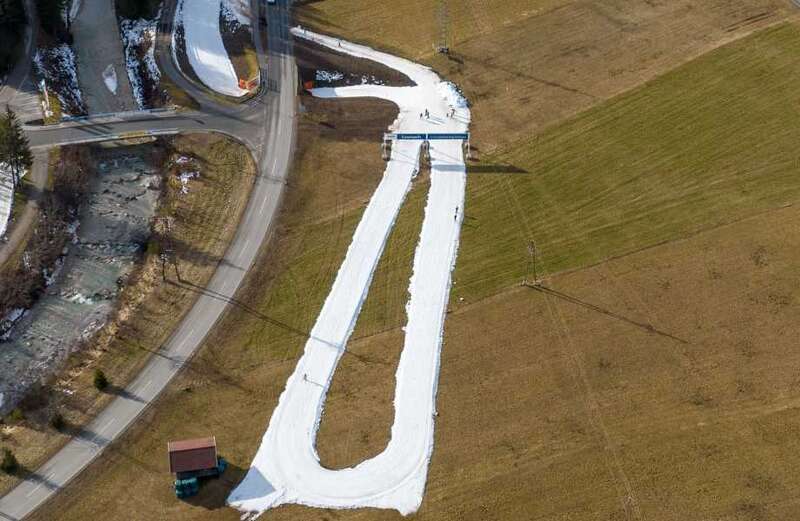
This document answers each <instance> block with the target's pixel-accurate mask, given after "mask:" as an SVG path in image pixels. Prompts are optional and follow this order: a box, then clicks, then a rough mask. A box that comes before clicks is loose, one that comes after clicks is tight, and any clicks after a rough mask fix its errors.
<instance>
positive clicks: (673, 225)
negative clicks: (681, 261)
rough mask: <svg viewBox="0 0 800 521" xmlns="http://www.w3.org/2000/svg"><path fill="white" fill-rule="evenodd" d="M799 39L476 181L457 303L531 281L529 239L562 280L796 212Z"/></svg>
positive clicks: (683, 73) (633, 105)
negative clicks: (691, 237)
mask: <svg viewBox="0 0 800 521" xmlns="http://www.w3.org/2000/svg"><path fill="white" fill-rule="evenodd" d="M798 52H800V28H798V26H797V25H793V24H790V25H782V26H779V27H776V28H773V29H768V30H766V31H764V32H762V33H760V34H758V35H757V36H756V37H752V38H747V39H745V40H742V41H740V42H738V43H735V44H732V45H730V46H728V47H724V48H722V49H719V50H717V51H714V52H712V53H710V54H708V55H706V56H704V57H702V58H701V59H698V60H696V61H694V62H692V63H690V64H688V65H686V66H684V67H682V68H680V69H679V70H676V71H675V72H673V73H670V74H667V75H666V76H664V77H661V78H659V79H657V80H655V81H653V82H651V83H650V84H648V85H646V86H644V87H642V88H639V89H637V90H635V91H633V92H631V93H629V94H625V95H623V96H621V97H619V98H616V99H614V100H612V101H610V102H608V103H605V104H603V105H601V106H598V107H597V108H595V109H592V110H590V111H588V112H586V113H584V114H582V115H580V116H579V117H577V118H574V119H572V120H571V121H568V122H566V123H564V124H563V125H559V126H557V127H555V128H552V129H550V130H548V131H546V132H545V133H544V134H542V135H541V136H539V137H537V138H535V139H533V140H531V141H528V142H522V143H518V144H515V145H512V146H510V147H509V149H508V151H506V152H504V153H501V154H497V155H496V156H493V157H490V158H485V162H487V163H501V164H503V163H505V164H511V165H514V166H516V167H518V168H520V169H523V170H525V171H526V172H527V173H525V174H509V175H500V174H486V175H474V174H473V175H472V176H471V178H470V182H469V184H468V187H469V188H468V190H469V194H468V198H467V204H466V212H467V216H468V220H467V226H465V228H464V231H463V242H462V244H463V249H462V252H461V255H460V257H459V262H458V269H457V271H456V281H458V283H459V286H458V287H457V289H456V294H457V295H465V296H468V297H471V298H475V297H480V296H484V295H486V294H487V293H491V292H493V291H496V290H497V289H499V288H502V287H504V286H507V285H508V284H510V283H513V282H515V281H518V280H521V279H522V277H523V275H524V270H525V266H526V262H525V261H526V257H527V252H526V247H527V241H529V240H534V241H536V243H537V246H538V248H539V250H540V252H541V259H542V261H543V264H544V269H545V270H546V271H547V272H551V273H552V272H556V271H561V270H564V269H568V268H576V267H580V266H585V265H587V264H591V263H595V262H598V261H600V260H602V259H604V258H607V257H610V256H614V255H620V254H623V253H626V252H630V251H632V250H636V249H639V248H644V247H647V246H651V245H654V244H657V243H659V242H662V241H666V240H671V239H675V238H677V237H681V236H685V235H687V234H689V233H692V232H693V231H696V230H699V229H702V228H706V227H709V226H714V225H717V224H720V223H723V222H729V221H731V220H735V219H738V218H741V217H743V216H745V215H750V214H753V213H755V212H759V211H761V210H764V209H766V208H770V207H774V206H778V205H782V204H784V203H788V202H793V201H796V200H797V198H798V195H800V183H798V182H797V178H796V167H797V162H798V158H799V157H800V153H798V149H797V147H796V146H795V145H794V141H795V136H796V135H797V132H798V129H800V103H798V101H797V99H796V96H795V94H794V92H795V86H796V84H797V82H798V81H799V80H800V69H798V67H797V63H796V60H795V59H794V56H796V55H797V53H798Z"/></svg>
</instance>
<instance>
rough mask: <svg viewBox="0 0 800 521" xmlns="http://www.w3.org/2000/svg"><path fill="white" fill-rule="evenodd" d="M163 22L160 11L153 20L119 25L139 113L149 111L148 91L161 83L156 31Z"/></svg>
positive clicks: (123, 22) (126, 22) (124, 19)
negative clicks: (157, 62) (156, 54)
mask: <svg viewBox="0 0 800 521" xmlns="http://www.w3.org/2000/svg"><path fill="white" fill-rule="evenodd" d="M160 19H161V10H160V9H159V11H158V14H157V15H156V17H155V19H153V20H146V19H144V18H139V19H138V20H130V19H126V18H123V19H121V20H120V23H119V28H120V36H121V37H122V45H123V47H124V48H125V67H126V69H127V70H128V79H129V80H130V84H131V90H132V91H133V97H134V99H135V100H136V105H138V107H139V109H140V110H144V109H146V108H149V107H148V106H147V97H146V95H145V91H146V90H149V89H150V88H152V87H153V86H155V85H158V82H159V81H160V80H161V71H160V70H158V65H156V58H155V48H156V46H155V42H156V32H157V27H158V22H159V20H160ZM140 55H141V59H140Z"/></svg>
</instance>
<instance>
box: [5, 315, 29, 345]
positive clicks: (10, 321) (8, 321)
mask: <svg viewBox="0 0 800 521" xmlns="http://www.w3.org/2000/svg"><path fill="white" fill-rule="evenodd" d="M27 312H28V310H27V309H25V308H14V309H12V310H11V311H9V312H8V313H6V316H4V317H3V318H2V319H0V332H1V333H0V341H2V342H5V341H6V340H8V339H9V338H11V332H12V330H13V329H14V325H15V324H16V323H17V322H19V321H20V320H21V319H22V317H24V316H25V313H27Z"/></svg>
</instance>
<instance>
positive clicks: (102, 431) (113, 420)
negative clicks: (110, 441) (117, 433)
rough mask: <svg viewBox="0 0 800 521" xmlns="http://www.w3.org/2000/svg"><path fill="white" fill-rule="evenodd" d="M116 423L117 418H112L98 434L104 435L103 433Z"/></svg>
mask: <svg viewBox="0 0 800 521" xmlns="http://www.w3.org/2000/svg"><path fill="white" fill-rule="evenodd" d="M116 421H117V419H116V418H111V419H110V420H108V422H106V424H105V425H103V426H102V427H100V429H99V430H98V431H97V434H102V433H104V432H105V431H106V429H108V428H109V427H111V426H112V425H113V424H114V422H116Z"/></svg>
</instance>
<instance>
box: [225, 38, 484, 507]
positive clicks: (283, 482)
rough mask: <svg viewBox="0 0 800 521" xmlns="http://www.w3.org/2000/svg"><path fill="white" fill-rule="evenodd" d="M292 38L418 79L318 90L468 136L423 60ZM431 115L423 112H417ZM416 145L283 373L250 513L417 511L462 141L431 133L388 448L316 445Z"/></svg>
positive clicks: (415, 126)
mask: <svg viewBox="0 0 800 521" xmlns="http://www.w3.org/2000/svg"><path fill="white" fill-rule="evenodd" d="M292 32H293V34H294V35H295V36H299V37H303V38H307V39H309V40H312V41H314V42H316V43H319V44H322V45H324V46H326V47H330V48H335V49H336V50H337V51H341V52H345V53H347V54H351V55H353V56H357V57H361V58H367V59H370V60H373V61H376V62H379V63H382V64H384V65H387V66H389V67H391V68H394V69H396V70H398V71H400V72H402V73H404V74H406V75H407V76H408V77H409V78H411V80H412V81H414V82H415V84H416V85H415V86H413V87H385V86H377V85H354V86H347V87H336V88H319V89H313V90H312V94H313V95H315V96H319V97H330V98H345V97H377V98H382V99H386V100H389V101H393V102H394V103H395V104H397V105H398V107H399V110H400V113H399V115H398V118H397V120H396V121H395V122H394V123H393V124H392V127H391V130H393V131H395V132H408V133H413V134H419V133H463V132H466V131H467V130H468V127H469V121H470V111H469V108H468V106H467V102H466V100H465V99H464V98H463V96H461V95H460V94H459V93H458V90H457V89H456V88H455V86H454V85H453V84H451V83H447V82H442V81H441V79H440V78H439V77H438V76H437V75H436V74H435V73H434V72H433V71H432V70H430V69H429V68H427V67H424V66H421V65H418V64H415V63H413V62H410V61H407V60H404V59H402V58H397V57H394V56H391V55H388V54H384V53H381V52H378V51H375V50H373V49H370V48H368V47H364V46H360V45H354V44H350V43H346V44H345V42H342V46H341V47H339V45H338V44H339V40H338V39H336V38H330V37H326V36H322V35H317V34H314V33H311V32H307V31H305V30H302V29H294V30H293V31H292ZM426 111H427V112H428V113H429V114H430V116H429V117H425V118H423V117H422V114H423V113H424V112H426ZM420 148H421V142H420V141H407V140H402V141H398V140H395V141H394V142H393V143H392V153H391V158H390V161H389V162H388V164H387V167H386V172H385V173H384V176H383V179H382V180H381V182H380V184H379V185H378V188H377V189H376V191H375V193H374V194H373V195H372V198H371V199H370V202H369V204H368V205H367V208H366V210H365V211H364V214H363V216H362V218H361V221H360V222H359V224H358V226H357V228H356V231H355V233H354V235H353V239H352V242H351V243H350V246H349V248H348V251H347V254H346V255H345V260H344V262H343V263H342V265H341V267H340V268H339V272H338V273H337V275H336V279H335V281H334V283H333V286H332V288H331V290H330V293H329V294H328V297H327V298H326V300H325V303H324V305H323V307H322V310H321V311H320V314H319V316H318V317H317V321H316V323H315V324H314V327H313V329H312V330H311V332H310V334H309V337H308V341H307V343H306V346H305V349H304V352H303V355H302V357H301V358H300V360H299V361H298V362H297V366H296V368H295V370H294V372H293V373H292V375H291V376H290V377H289V380H288V381H287V384H286V388H285V390H284V392H283V393H282V394H281V397H280V399H279V401H278V406H277V407H276V409H275V411H274V412H273V414H272V418H271V419H270V422H269V425H268V427H267V431H266V433H265V434H264V437H263V439H262V442H261V446H260V447H259V449H258V452H257V453H256V456H255V458H254V460H253V463H252V465H251V467H250V469H249V471H248V472H247V475H246V476H245V479H244V480H243V481H242V482H241V483H240V484H239V485H238V486H237V487H236V489H234V490H233V492H232V493H231V495H230V496H229V497H228V503H229V504H230V505H231V506H233V507H235V508H238V509H239V510H241V511H243V512H245V513H246V514H245V516H251V517H256V516H258V515H260V514H261V513H263V512H264V511H266V510H267V509H270V508H274V507H276V506H278V505H281V504H285V503H298V504H303V505H309V506H316V507H324V508H360V507H377V508H393V509H396V510H398V511H399V512H400V513H402V514H404V515H405V514H409V513H412V512H414V511H416V510H417V509H418V508H419V506H420V504H421V502H422V497H423V494H424V491H425V482H426V480H427V472H428V464H429V462H430V457H431V454H432V451H433V439H434V438H433V432H434V417H435V416H436V402H435V399H436V391H437V384H438V374H439V355H440V351H441V345H442V334H443V331H444V317H445V313H446V309H447V303H448V298H449V294H450V285H451V272H452V269H453V267H454V265H455V260H456V253H457V251H458V243H459V233H460V229H461V222H462V220H463V207H464V193H465V188H466V166H465V164H464V157H463V150H462V143H461V141H445V140H430V155H431V185H430V191H429V193H428V200H427V204H426V206H425V216H424V220H423V223H422V229H421V231H420V238H419V242H418V244H417V248H416V252H415V255H414V265H413V274H412V276H411V280H410V282H409V295H410V298H409V301H408V303H407V305H406V313H407V315H408V322H407V324H406V326H405V328H404V331H405V341H404V345H403V351H402V353H401V355H400V361H399V363H398V367H397V372H396V375H395V376H396V382H397V384H396V385H397V386H396V389H395V398H394V407H395V418H394V423H393V425H392V430H391V437H390V441H389V443H388V445H387V446H386V448H385V450H384V451H383V452H382V453H380V454H378V455H377V456H375V457H373V458H371V459H368V460H366V461H363V462H361V463H359V464H358V465H356V466H355V467H353V468H348V469H343V470H330V469H326V468H323V467H322V466H321V465H320V462H319V457H318V455H317V452H316V448H315V443H316V435H317V429H318V428H319V423H320V420H321V417H322V412H323V410H324V406H325V397H326V394H327V390H328V387H329V385H330V383H331V380H332V378H333V375H334V372H335V370H336V366H337V364H338V362H339V359H340V358H341V356H342V354H343V353H344V351H345V350H346V348H347V340H348V338H349V336H350V334H351V333H352V331H353V328H354V326H355V324H356V321H357V319H358V315H359V312H360V309H361V305H362V304H363V302H364V299H365V298H366V296H367V293H368V291H369V286H370V283H371V281H372V276H373V273H374V271H375V269H376V267H377V264H378V262H379V260H380V257H381V254H382V253H383V249H384V246H385V244H386V240H387V238H388V236H389V234H390V232H391V230H392V228H393V225H394V221H395V219H396V217H397V214H398V213H399V211H400V207H401V206H402V204H403V201H404V199H405V196H406V194H407V193H408V191H409V189H410V187H411V181H412V179H413V177H414V176H415V175H416V174H417V172H418V171H419V155H420Z"/></svg>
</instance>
